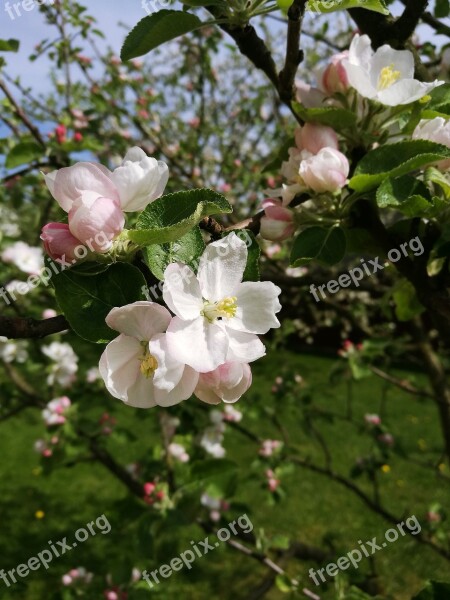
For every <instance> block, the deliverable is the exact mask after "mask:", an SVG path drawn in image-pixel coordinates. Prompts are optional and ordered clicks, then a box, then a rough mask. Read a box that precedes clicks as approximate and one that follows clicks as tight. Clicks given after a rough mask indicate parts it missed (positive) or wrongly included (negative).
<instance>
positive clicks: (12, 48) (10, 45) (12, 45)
mask: <svg viewBox="0 0 450 600" xmlns="http://www.w3.org/2000/svg"><path fill="white" fill-rule="evenodd" d="M19 46H20V42H19V40H14V39H12V38H11V39H9V40H0V52H17V51H18V50H19Z"/></svg>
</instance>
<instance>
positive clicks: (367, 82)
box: [342, 60, 377, 98]
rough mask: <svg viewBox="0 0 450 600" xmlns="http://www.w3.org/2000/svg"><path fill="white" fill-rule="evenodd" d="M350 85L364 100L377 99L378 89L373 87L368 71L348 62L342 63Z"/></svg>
mask: <svg viewBox="0 0 450 600" xmlns="http://www.w3.org/2000/svg"><path fill="white" fill-rule="evenodd" d="M342 64H343V65H344V68H345V72H346V73H347V77H348V81H349V83H350V85H351V86H352V87H353V88H355V90H356V91H357V92H359V93H360V94H361V96H363V97H364V98H376V95H377V89H376V88H375V87H374V86H373V85H372V81H371V79H370V77H369V73H368V71H365V70H364V69H363V68H362V67H360V66H356V65H352V64H351V63H350V62H349V61H348V60H344V61H342Z"/></svg>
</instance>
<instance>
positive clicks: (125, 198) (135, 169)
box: [111, 146, 169, 212]
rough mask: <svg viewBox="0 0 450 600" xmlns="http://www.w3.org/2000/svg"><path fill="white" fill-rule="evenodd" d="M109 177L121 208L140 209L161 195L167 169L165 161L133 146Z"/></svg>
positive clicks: (165, 181) (164, 185) (132, 210)
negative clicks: (117, 193)
mask: <svg viewBox="0 0 450 600" xmlns="http://www.w3.org/2000/svg"><path fill="white" fill-rule="evenodd" d="M111 179H112V181H113V182H114V184H115V185H116V188H117V189H118V191H119V196H120V203H121V205H122V210H124V211H125V212H134V211H140V210H144V208H145V207H146V206H147V204H149V203H150V202H153V200H156V199H157V198H159V197H160V196H161V195H162V193H163V192H164V188H165V187H166V185H167V180H168V179H169V169H168V167H167V165H166V163H164V162H162V161H157V160H156V159H155V158H151V157H149V156H147V155H146V154H145V152H144V151H143V150H141V149H140V148H138V147H137V146H135V147H134V148H131V150H128V152H127V153H126V155H125V158H124V159H123V162H122V164H121V166H120V167H117V169H115V170H114V171H113V172H112V174H111Z"/></svg>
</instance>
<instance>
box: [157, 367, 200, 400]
mask: <svg viewBox="0 0 450 600" xmlns="http://www.w3.org/2000/svg"><path fill="white" fill-rule="evenodd" d="M197 381H198V373H197V371H194V369H191V367H184V371H183V375H182V377H181V379H180V381H179V383H178V384H177V385H176V386H175V387H174V389H173V390H172V391H170V392H167V391H164V390H160V389H158V388H157V387H155V388H154V391H155V400H156V403H157V404H158V405H159V406H173V405H174V404H178V403H179V402H182V401H183V400H187V399H188V398H190V397H191V396H192V394H193V393H194V390H195V386H196V385H197Z"/></svg>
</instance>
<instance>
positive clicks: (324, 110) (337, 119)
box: [293, 102, 357, 130]
mask: <svg viewBox="0 0 450 600" xmlns="http://www.w3.org/2000/svg"><path fill="white" fill-rule="evenodd" d="M293 107H294V110H295V112H296V113H297V114H298V115H299V116H300V117H301V118H302V119H303V120H304V121H306V122H307V123H320V124H321V125H328V127H333V129H337V130H342V129H346V128H347V127H352V126H353V125H354V124H355V123H356V120H357V115H356V113H354V112H352V111H350V110H346V109H345V108H335V107H333V106H326V107H321V108H305V107H304V106H303V104H300V103H299V102H293Z"/></svg>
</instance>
